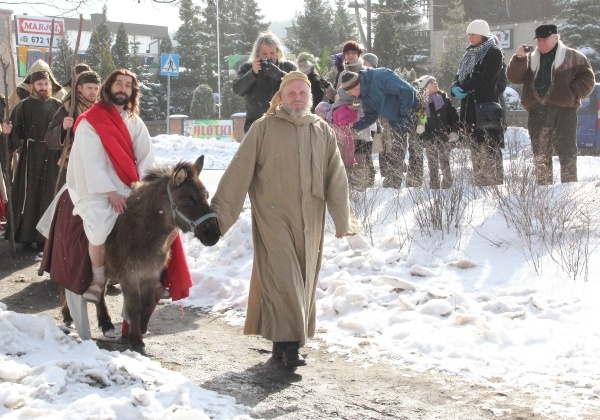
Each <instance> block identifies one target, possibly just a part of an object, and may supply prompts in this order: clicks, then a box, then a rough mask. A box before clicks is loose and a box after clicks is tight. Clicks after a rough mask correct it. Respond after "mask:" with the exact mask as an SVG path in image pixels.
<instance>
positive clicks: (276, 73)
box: [262, 62, 286, 80]
mask: <svg viewBox="0 0 600 420" xmlns="http://www.w3.org/2000/svg"><path fill="white" fill-rule="evenodd" d="M262 71H263V73H264V74H265V76H268V77H270V78H271V79H273V80H281V78H282V77H283V76H285V74H286V73H285V72H284V71H283V70H281V69H280V68H279V67H277V66H276V65H275V64H273V63H271V62H269V65H268V66H266V67H265V68H263V70H262Z"/></svg>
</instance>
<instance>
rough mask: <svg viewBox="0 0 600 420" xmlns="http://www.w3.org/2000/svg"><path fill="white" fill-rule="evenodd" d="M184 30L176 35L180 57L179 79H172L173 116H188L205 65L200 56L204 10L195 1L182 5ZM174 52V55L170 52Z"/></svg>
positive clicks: (185, 0)
mask: <svg viewBox="0 0 600 420" xmlns="http://www.w3.org/2000/svg"><path fill="white" fill-rule="evenodd" d="M179 18H180V19H181V22H182V24H181V26H180V27H179V29H178V30H177V32H176V34H175V41H177V43H178V45H177V47H176V48H175V53H177V54H179V56H180V62H179V67H180V68H179V77H176V78H171V106H172V111H173V112H172V113H178V114H188V113H189V109H190V104H191V99H192V92H193V89H194V87H196V86H198V85H200V83H201V82H200V81H201V80H202V74H201V68H202V64H203V62H204V60H203V58H202V54H201V50H202V47H203V46H202V40H203V39H202V35H203V31H204V30H205V26H204V22H202V20H201V10H200V8H199V7H198V6H196V5H195V4H194V2H193V1H192V0H181V2H180V4H179ZM171 52H172V51H171Z"/></svg>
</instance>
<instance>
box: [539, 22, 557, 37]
mask: <svg viewBox="0 0 600 420" xmlns="http://www.w3.org/2000/svg"><path fill="white" fill-rule="evenodd" d="M557 33H558V28H557V27H556V25H540V26H538V27H537V28H535V37H534V38H533V39H537V38H548V37H549V36H550V35H552V34H557Z"/></svg>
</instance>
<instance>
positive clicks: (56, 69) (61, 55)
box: [52, 32, 74, 82]
mask: <svg viewBox="0 0 600 420" xmlns="http://www.w3.org/2000/svg"><path fill="white" fill-rule="evenodd" d="M73 54H74V51H73V48H71V43H70V41H69V34H68V33H67V32H65V34H64V36H62V37H60V38H58V41H57V43H56V50H55V51H54V59H53V60H52V73H54V77H56V79H57V80H58V81H59V82H65V81H67V80H69V78H70V77H71V76H72V74H71V73H72V69H71V66H72V65H73Z"/></svg>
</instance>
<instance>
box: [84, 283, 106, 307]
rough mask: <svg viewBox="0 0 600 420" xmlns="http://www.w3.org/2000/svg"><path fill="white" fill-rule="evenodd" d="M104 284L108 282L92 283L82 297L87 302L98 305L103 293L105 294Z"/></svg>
mask: <svg viewBox="0 0 600 420" xmlns="http://www.w3.org/2000/svg"><path fill="white" fill-rule="evenodd" d="M104 283H106V280H92V283H91V284H90V286H89V287H88V288H87V290H86V291H85V293H84V294H83V295H82V297H83V299H84V300H86V301H87V302H91V303H98V302H99V301H100V297H101V296H102V293H104Z"/></svg>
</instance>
